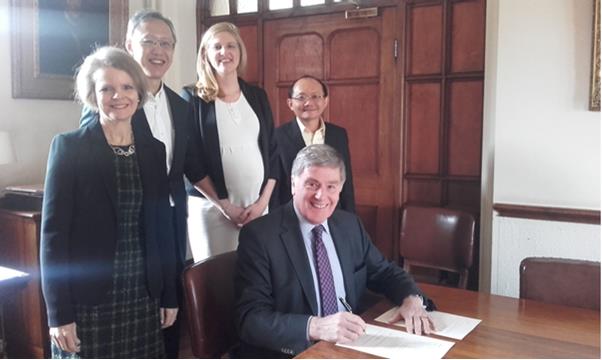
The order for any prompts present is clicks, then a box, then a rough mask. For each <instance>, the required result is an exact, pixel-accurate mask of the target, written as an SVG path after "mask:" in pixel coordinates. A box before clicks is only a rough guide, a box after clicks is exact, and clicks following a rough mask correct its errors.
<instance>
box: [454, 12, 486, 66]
mask: <svg viewBox="0 0 602 360" xmlns="http://www.w3.org/2000/svg"><path fill="white" fill-rule="evenodd" d="M484 6H485V4H484V1H483V0H472V1H463V2H456V3H452V4H451V7H452V10H451V13H452V16H451V18H452V20H451V64H450V70H451V72H468V71H483V69H484V61H485V31H484V29H485V15H484V12H485V10H484Z"/></svg>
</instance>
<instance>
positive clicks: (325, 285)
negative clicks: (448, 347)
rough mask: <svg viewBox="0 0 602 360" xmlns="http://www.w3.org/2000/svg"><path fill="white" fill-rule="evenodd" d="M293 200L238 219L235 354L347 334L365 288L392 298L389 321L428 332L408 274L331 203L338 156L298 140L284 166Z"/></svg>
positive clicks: (354, 327)
mask: <svg viewBox="0 0 602 360" xmlns="http://www.w3.org/2000/svg"><path fill="white" fill-rule="evenodd" d="M291 182H292V194H293V200H292V201H291V202H289V203H288V204H286V205H284V206H281V207H280V208H278V209H276V210H274V211H271V212H270V213H269V214H268V215H265V216H263V217H261V218H258V219H256V220H254V221H253V222H251V223H249V224H247V225H246V226H244V227H243V228H242V230H241V232H240V238H239V245H238V263H237V270H236V275H235V298H236V299H239V300H238V301H237V303H236V314H235V322H236V326H237V329H238V333H239V336H240V339H241V347H240V349H239V350H240V353H239V355H240V356H242V357H266V358H270V357H282V356H294V355H297V354H298V353H300V352H302V351H303V350H305V349H306V348H307V347H309V346H310V345H311V344H312V342H313V341H319V340H326V341H331V342H343V343H345V342H351V341H353V340H355V339H357V338H358V337H359V336H360V335H361V334H362V333H363V332H364V329H365V326H366V324H365V323H364V321H363V320H362V319H361V318H360V317H359V316H357V315H355V314H352V313H351V312H346V311H345V305H344V303H345V300H346V301H347V303H348V305H350V308H351V309H357V308H358V306H359V302H360V298H361V296H362V294H363V293H364V291H365V290H366V288H368V289H370V290H372V291H375V292H377V293H381V294H384V295H385V296H387V298H389V299H390V300H391V301H392V302H393V303H395V304H397V305H400V308H399V312H398V314H397V317H396V319H395V320H394V321H398V320H400V319H402V318H403V319H405V323H406V326H407V330H408V332H413V333H416V334H421V333H427V334H428V333H430V332H431V330H432V329H433V324H432V320H431V319H430V316H429V315H428V313H427V312H426V310H425V308H424V307H423V297H422V294H421V292H420V290H419V289H418V287H417V286H416V284H415V283H414V280H413V279H412V278H411V276H410V275H409V274H407V273H406V272H404V271H403V270H402V269H401V268H399V267H398V266H396V265H394V264H393V263H391V262H389V261H387V260H386V259H385V258H384V257H383V255H382V254H381V253H380V252H379V251H378V250H377V248H376V247H375V246H374V245H373V244H372V241H371V240H370V238H369V236H368V234H367V233H366V231H365V230H364V227H363V225H362V223H361V221H360V220H359V218H358V217H357V216H355V215H354V214H351V213H349V212H346V211H343V210H338V209H336V206H337V202H338V200H339V193H340V191H341V188H342V187H343V183H344V182H345V164H344V162H343V160H342V158H341V157H340V155H339V154H338V152H337V151H336V150H334V149H333V148H332V147H330V146H328V145H324V144H322V145H310V146H308V147H306V148H304V149H302V150H301V151H300V152H299V154H298V155H297V157H296V158H295V161H294V163H293V167H292V180H291Z"/></svg>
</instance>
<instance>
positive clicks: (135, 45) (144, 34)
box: [80, 10, 206, 358]
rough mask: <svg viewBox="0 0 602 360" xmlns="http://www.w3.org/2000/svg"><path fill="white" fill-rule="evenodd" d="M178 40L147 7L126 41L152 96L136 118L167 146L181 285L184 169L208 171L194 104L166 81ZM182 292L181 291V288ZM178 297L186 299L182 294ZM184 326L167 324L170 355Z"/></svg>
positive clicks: (87, 114)
mask: <svg viewBox="0 0 602 360" xmlns="http://www.w3.org/2000/svg"><path fill="white" fill-rule="evenodd" d="M175 45H176V34H175V30H174V25H173V23H172V22H171V20H169V19H168V18H166V17H164V16H163V15H162V14H161V13H159V12H156V11H153V10H142V11H139V12H137V13H136V14H134V15H133V16H132V17H131V18H130V19H129V22H128V28H127V34H126V40H125V47H126V50H127V51H128V53H130V55H131V56H132V57H133V58H134V60H136V62H137V63H138V64H140V66H141V67H142V70H143V71H144V74H145V75H146V77H147V79H148V84H149V90H150V91H149V96H148V100H147V101H146V103H145V104H144V106H143V107H142V108H140V109H139V110H138V111H136V113H135V114H134V116H133V118H132V124H133V126H137V127H138V128H140V129H142V130H144V131H143V132H142V131H141V133H142V135H143V136H147V137H154V138H156V139H157V140H159V141H161V142H162V143H163V145H164V147H165V155H166V165H167V172H168V174H167V176H168V179H169V194H170V196H169V201H170V204H171V209H172V218H171V219H161V220H160V221H171V222H173V224H174V226H173V229H174V231H175V235H174V238H175V239H176V252H177V254H176V255H177V264H176V268H177V273H178V277H177V278H175V279H174V281H175V282H176V284H177V285H178V287H179V286H180V285H181V284H180V277H179V275H180V273H181V271H182V269H183V267H184V264H185V262H186V255H187V254H186V253H187V251H186V250H187V242H188V237H187V220H186V216H187V203H186V201H187V194H186V189H185V187H184V175H186V177H187V179H188V180H189V181H190V182H191V183H193V184H196V183H197V182H199V181H200V180H201V179H202V178H203V177H204V176H205V175H206V173H205V169H204V166H203V163H202V160H203V159H202V156H201V154H200V151H201V149H200V146H198V144H197V143H196V142H195V139H193V138H192V137H191V134H194V131H193V130H192V129H193V127H192V121H193V114H192V109H191V108H190V107H189V106H188V104H187V103H186V101H184V100H183V99H182V98H181V97H180V96H179V95H178V94H176V93H175V92H174V91H173V90H171V89H170V88H169V87H168V86H167V85H166V84H165V83H164V82H163V77H164V76H165V73H167V71H168V70H169V68H170V67H171V64H172V61H173V56H174V50H175ZM94 116H95V114H94V113H92V112H91V111H90V110H89V109H86V108H84V110H83V111H82V119H81V122H80V125H84V124H86V123H87V122H88V121H90V119H92V118H94ZM179 293H180V294H181V291H179ZM179 302H180V305H181V296H180V299H179ZM173 310H174V311H171V312H169V313H166V314H162V315H164V317H165V318H166V320H167V321H168V322H169V323H170V324H171V323H172V322H173V321H174V319H175V318H176V314H177V309H173ZM179 327H180V322H179V321H178V322H176V323H175V324H174V326H171V327H169V328H166V329H165V330H164V335H165V347H166V355H167V357H168V358H177V357H178V348H179V338H180V331H179Z"/></svg>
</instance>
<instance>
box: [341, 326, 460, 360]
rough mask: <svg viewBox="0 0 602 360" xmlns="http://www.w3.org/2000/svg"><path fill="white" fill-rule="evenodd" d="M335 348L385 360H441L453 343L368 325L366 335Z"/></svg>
mask: <svg viewBox="0 0 602 360" xmlns="http://www.w3.org/2000/svg"><path fill="white" fill-rule="evenodd" d="M337 346H342V347H346V348H350V349H354V350H358V351H362V352H365V353H368V354H373V355H377V356H382V357H385V358H395V359H400V358H406V357H407V358H409V359H414V358H416V359H425V358H426V359H441V358H442V357H443V356H444V355H445V354H446V353H447V352H448V351H449V349H451V347H452V346H454V343H453V342H450V341H445V340H439V339H435V338H431V337H426V336H419V335H413V334H409V333H407V332H405V331H400V330H393V329H388V328H385V327H381V326H375V325H370V324H368V325H366V333H365V334H364V335H362V336H360V337H359V338H358V339H357V340H355V341H354V342H352V343H349V344H338V343H337Z"/></svg>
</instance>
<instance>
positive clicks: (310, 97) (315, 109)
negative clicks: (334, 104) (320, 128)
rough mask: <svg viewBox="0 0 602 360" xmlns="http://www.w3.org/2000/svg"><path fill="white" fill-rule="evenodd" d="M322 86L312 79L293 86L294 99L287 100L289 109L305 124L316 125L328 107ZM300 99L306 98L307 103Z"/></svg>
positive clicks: (306, 79) (298, 82) (301, 80)
mask: <svg viewBox="0 0 602 360" xmlns="http://www.w3.org/2000/svg"><path fill="white" fill-rule="evenodd" d="M324 95H325V94H324V90H323V89H322V85H321V84H320V83H319V82H318V81H316V80H315V79H311V78H303V79H300V80H298V81H297V82H296V83H295V85H294V86H293V95H292V98H290V99H287V104H288V107H289V109H291V111H292V112H294V113H295V116H296V117H297V119H299V120H300V121H301V122H302V123H304V124H306V125H307V124H310V123H316V122H318V121H319V120H320V118H321V117H322V113H323V112H324V110H325V109H326V107H327V106H328V97H327V96H326V97H324ZM299 98H305V101H302V100H300V99H299Z"/></svg>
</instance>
